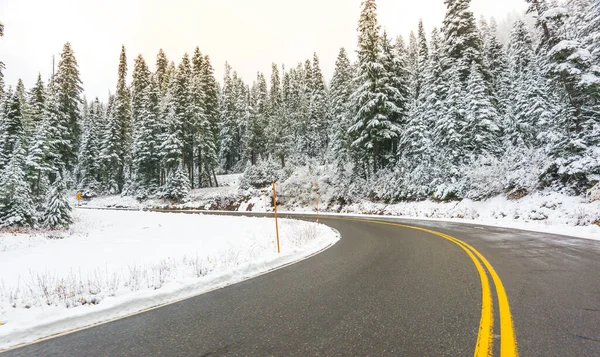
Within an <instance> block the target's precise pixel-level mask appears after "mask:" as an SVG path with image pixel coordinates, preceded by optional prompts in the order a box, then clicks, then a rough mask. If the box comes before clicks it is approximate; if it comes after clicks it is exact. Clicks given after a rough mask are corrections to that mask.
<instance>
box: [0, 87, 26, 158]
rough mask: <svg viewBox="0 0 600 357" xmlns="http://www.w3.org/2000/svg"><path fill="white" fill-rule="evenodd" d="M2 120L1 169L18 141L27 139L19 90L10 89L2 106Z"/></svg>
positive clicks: (0, 126) (0, 134) (0, 132)
mask: <svg viewBox="0 0 600 357" xmlns="http://www.w3.org/2000/svg"><path fill="white" fill-rule="evenodd" d="M2 113H3V115H2V118H1V119H2V121H1V122H0V170H1V169H2V168H4V167H5V166H6V165H7V164H8V162H9V161H10V158H11V156H12V153H13V151H14V149H15V146H16V144H17V142H23V141H24V140H25V128H24V127H23V113H22V109H21V100H19V95H18V93H17V92H13V91H12V89H11V88H9V89H8V92H7V94H6V100H5V101H4V103H3V108H2Z"/></svg>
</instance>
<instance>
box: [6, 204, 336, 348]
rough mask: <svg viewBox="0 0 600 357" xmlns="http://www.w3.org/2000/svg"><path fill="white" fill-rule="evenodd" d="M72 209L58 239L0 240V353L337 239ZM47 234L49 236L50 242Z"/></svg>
mask: <svg viewBox="0 0 600 357" xmlns="http://www.w3.org/2000/svg"><path fill="white" fill-rule="evenodd" d="M279 227H280V237H281V254H277V251H276V243H275V227H274V222H273V219H269V218H249V217H224V216H204V215H188V214H175V213H153V212H129V211H94V210H76V211H75V224H74V225H73V227H72V228H71V229H70V230H69V231H67V232H64V233H62V235H63V237H62V238H63V239H47V238H46V237H44V234H38V235H36V236H34V235H32V234H19V235H12V234H9V233H1V234H0V322H1V323H2V324H3V325H2V326H0V349H2V348H7V347H9V346H13V345H16V344H20V343H24V342H28V341H33V340H36V339H39V338H41V337H44V336H48V335H52V334H55V333H59V332H61V331H65V330H71V329H75V328H79V327H82V326H87V325H89V324H93V323H97V322H99V321H105V320H108V319H112V318H116V317H119V316H124V315H127V314H131V313H134V312H136V311H140V310H142V309H146V308H149V307H152V306H156V305H160V304H164V303H167V302H170V301H175V300H178V299H181V298H185V297H189V296H193V295H197V294H199V293H202V292H205V291H208V290H211V289H215V288H219V287H222V286H225V285H229V284H232V283H235V282H238V281H241V280H244V279H246V278H249V277H251V276H255V275H257V274H260V273H262V272H265V271H268V270H271V269H274V268H276V267H278V266H281V265H284V264H288V263H290V262H293V261H296V260H298V259H301V258H304V257H307V256H309V255H311V254H314V253H315V252H318V251H320V250H322V249H324V248H325V247H328V246H330V245H331V244H333V243H335V242H336V241H337V240H338V239H339V236H338V235H337V233H335V232H334V231H333V230H331V229H330V228H328V227H326V226H323V225H317V224H315V223H309V222H302V221H295V220H286V219H281V220H280V222H279ZM49 233H50V232H48V233H47V234H49Z"/></svg>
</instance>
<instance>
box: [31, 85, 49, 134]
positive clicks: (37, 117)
mask: <svg viewBox="0 0 600 357" xmlns="http://www.w3.org/2000/svg"><path fill="white" fill-rule="evenodd" d="M45 93H46V88H45V86H44V81H42V75H41V74H39V73H38V77H37V80H36V82H35V85H34V86H33V88H31V90H30V91H29V100H28V104H29V107H30V108H31V119H32V122H33V126H34V127H37V126H38V125H39V123H40V122H41V121H42V115H43V113H44V103H45Z"/></svg>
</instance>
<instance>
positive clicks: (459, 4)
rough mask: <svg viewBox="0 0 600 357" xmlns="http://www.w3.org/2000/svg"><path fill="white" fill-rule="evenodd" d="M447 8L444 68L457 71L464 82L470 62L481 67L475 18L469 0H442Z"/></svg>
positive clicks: (444, 30) (444, 32)
mask: <svg viewBox="0 0 600 357" xmlns="http://www.w3.org/2000/svg"><path fill="white" fill-rule="evenodd" d="M444 3H445V4H446V6H447V11H446V16H445V18H444V26H443V28H442V33H443V34H444V49H445V51H446V55H447V60H446V61H445V63H444V66H445V67H446V68H449V67H452V69H453V70H458V72H459V74H460V79H461V80H462V81H464V82H466V80H467V77H468V76H469V72H470V70H469V69H470V67H471V63H472V62H476V63H477V64H479V65H482V60H483V57H482V55H481V47H482V43H481V38H480V37H479V33H478V30H477V26H476V24H475V17H474V16H473V13H472V12H471V10H470V8H469V6H470V4H471V0H444Z"/></svg>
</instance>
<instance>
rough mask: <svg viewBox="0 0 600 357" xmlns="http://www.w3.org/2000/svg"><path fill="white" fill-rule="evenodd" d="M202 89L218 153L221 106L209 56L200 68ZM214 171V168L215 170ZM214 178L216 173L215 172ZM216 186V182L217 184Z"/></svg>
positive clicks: (214, 144)
mask: <svg viewBox="0 0 600 357" xmlns="http://www.w3.org/2000/svg"><path fill="white" fill-rule="evenodd" d="M199 75H200V89H201V92H202V109H203V110H204V115H206V118H207V120H208V122H209V123H210V127H211V130H212V138H213V139H212V140H213V142H212V143H211V144H210V145H211V146H215V148H216V150H217V152H218V150H219V139H218V138H219V131H220V120H221V113H220V106H219V87H218V84H217V80H216V78H215V74H214V69H213V67H212V64H211V62H210V58H209V57H208V55H206V56H204V59H203V61H202V66H201V67H200V73H199ZM213 170H214V168H213ZM213 176H214V172H213ZM215 185H216V182H215Z"/></svg>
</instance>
